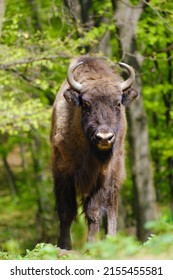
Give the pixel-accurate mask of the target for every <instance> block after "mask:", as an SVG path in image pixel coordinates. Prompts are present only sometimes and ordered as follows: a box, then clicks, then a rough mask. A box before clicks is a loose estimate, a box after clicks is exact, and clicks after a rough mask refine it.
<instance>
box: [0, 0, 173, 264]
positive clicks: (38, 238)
mask: <svg viewBox="0 0 173 280" xmlns="http://www.w3.org/2000/svg"><path fill="white" fill-rule="evenodd" d="M91 2H92V4H91V6H90V9H89V19H90V23H89V25H87V23H86V25H85V24H82V23H81V22H80V21H78V20H76V19H75V18H74V16H73V14H72V13H70V12H69V9H68V8H67V7H66V6H64V4H63V3H62V1H60V0H54V1H49V0H45V1H39V0H35V1H32V4H31V3H30V1H23V0H22V1H17V0H8V1H7V5H6V13H5V17H4V19H3V29H2V34H0V35H1V36H0V48H1V52H0V169H1V173H0V213H1V220H0V231H1V236H0V248H1V252H0V259H57V258H58V259H59V258H60V259H64V258H89V259H94V258H96V259H99V258H101V259H104V258H107V259H114V258H115V259H116V258H117V259H122V258H147V257H149V258H151V257H153V258H161V257H163V258H172V257H173V247H172V245H171V244H172V226H170V223H168V221H166V222H165V221H162V222H158V223H156V224H153V222H152V223H150V224H147V225H146V227H147V229H149V230H151V232H153V235H151V237H150V238H149V240H148V241H147V242H146V243H144V244H143V245H141V244H139V242H138V241H137V240H136V239H135V238H133V237H129V236H124V235H123V234H118V235H117V236H116V237H113V238H112V237H108V238H107V239H106V240H101V241H98V242H96V243H94V244H87V245H86V246H84V244H85V242H86V232H87V231H86V225H85V222H84V218H83V216H82V215H79V217H78V219H77V221H76V223H74V224H73V227H72V239H73V244H74V247H75V248H76V249H78V250H79V252H77V253H74V252H71V253H68V252H66V253H64V252H63V253H62V252H61V251H59V250H58V249H57V248H56V247H54V246H53V245H51V244H50V242H51V243H52V244H56V241H57V228H58V225H57V222H56V219H57V217H56V216H55V215H54V210H53V209H54V199H53V193H52V181H51V179H50V178H51V168H50V147H49V132H50V121H51V120H50V116H51V106H52V103H53V101H54V98H55V95H56V92H57V90H58V89H59V87H60V85H61V84H62V82H63V80H64V78H65V77H66V71H67V67H68V64H69V60H70V58H71V57H74V56H76V55H79V54H84V53H85V52H86V50H91V52H94V51H95V50H97V49H98V45H99V44H100V41H101V40H102V39H103V38H104V36H105V34H107V32H109V34H110V44H109V45H110V46H111V47H112V54H113V56H114V57H110V58H109V59H111V60H112V61H115V62H116V61H117V57H119V47H120V46H119V44H118V40H117V37H116V36H117V35H116V26H115V22H114V13H113V11H112V3H111V1H109V0H104V1H99V0H94V1H91ZM138 2H139V1H137V0H131V1H130V3H131V4H132V5H137V4H138ZM172 22H173V3H172V1H165V0H152V1H150V2H149V3H148V5H147V6H146V8H145V12H144V13H143V14H142V17H141V19H140V22H139V24H138V30H137V45H138V50H139V51H140V54H141V55H142V57H143V59H144V60H143V65H142V73H141V75H142V81H143V92H142V94H143V96H144V105H145V108H146V112H147V117H148V122H149V134H150V147H151V153H152V161H153V169H154V171H155V172H154V182H155V186H156V194H157V201H158V203H159V207H160V208H159V209H160V210H159V212H164V211H166V212H167V213H168V212H169V210H168V209H169V204H170V199H171V186H172V185H171V179H172V178H173V177H172V176H173V175H172V172H173V171H172V170H173V169H172V168H171V166H172V159H173V139H172V135H173V125H172V124H173V107H172V104H173V97H172V96H173V95H172V79H173V78H172V77H173V73H172V69H173V66H172V54H173V53H172V51H173V49H172V48H171V45H172V42H173V28H172ZM110 46H109V47H110ZM128 150H129V147H128V146H127V154H128ZM5 163H8V165H5ZM129 166H130V162H128V161H127V174H128V178H127V180H126V182H125V187H124V188H123V189H122V191H121V195H122V205H123V207H124V208H123V211H124V212H126V215H125V217H124V218H125V219H124V220H125V226H126V227H130V226H135V222H136V221H135V217H134V208H133V206H134V191H133V185H132V180H131V178H130V171H129V170H130V168H129ZM160 205H161V206H160ZM165 209H166V210H165ZM170 216H171V215H170V213H169V214H166V217H167V220H171V218H170ZM168 217H169V218H168ZM43 240H44V241H45V242H47V243H46V244H43V243H40V242H42V241H43ZM37 243H38V245H36V244H37ZM35 246H36V247H35ZM34 247H35V248H34ZM26 248H28V249H27V250H26ZM33 248H34V249H33ZM81 248H82V249H81Z"/></svg>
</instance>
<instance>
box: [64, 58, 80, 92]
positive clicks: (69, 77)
mask: <svg viewBox="0 0 173 280" xmlns="http://www.w3.org/2000/svg"><path fill="white" fill-rule="evenodd" d="M82 63H83V61H81V62H79V63H77V64H75V65H72V66H70V67H69V69H68V73H67V81H68V83H69V85H70V86H71V87H72V88H73V89H74V90H76V91H77V92H80V91H81V89H82V84H80V83H78V82H76V81H75V79H74V77H73V72H74V70H75V69H76V68H77V67H79V66H80V65H81V64H82Z"/></svg>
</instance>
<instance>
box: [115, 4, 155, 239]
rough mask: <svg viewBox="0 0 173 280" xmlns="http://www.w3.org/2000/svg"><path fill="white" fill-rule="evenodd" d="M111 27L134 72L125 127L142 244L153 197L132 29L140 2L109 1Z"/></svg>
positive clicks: (152, 212)
mask: <svg viewBox="0 0 173 280" xmlns="http://www.w3.org/2000/svg"><path fill="white" fill-rule="evenodd" d="M112 4H113V8H114V9H115V24H116V27H117V33H118V37H119V45H120V48H121V56H122V60H123V61H125V62H126V63H129V64H130V65H132V66H133V67H134V68H135V70H136V74H137V75H136V76H137V78H136V85H135V87H136V90H137V91H138V93H139V97H138V98H137V100H136V101H134V102H133V104H132V105H131V106H130V107H129V108H128V110H127V118H128V124H129V141H130V157H131V167H132V168H131V171H132V179H133V184H134V191H135V196H136V197H135V203H136V205H135V206H136V207H135V208H136V219H137V236H138V238H139V239H140V240H145V239H146V238H147V236H148V234H149V232H147V230H145V229H144V224H145V223H146V222H147V221H149V220H154V219H155V218H156V195H155V190H154V186H153V176H152V166H151V159H150V151H149V141H148V127H147V118H146V113H145V110H144V105H143V98H142V95H141V90H142V81H141V78H140V75H138V74H139V73H140V72H141V64H142V57H141V56H140V54H139V53H138V51H137V47H136V29H137V24H138V21H139V19H140V16H141V14H142V13H143V11H144V7H145V4H144V2H143V1H140V3H139V4H138V5H137V6H132V5H131V3H130V2H129V1H128V0H123V1H120V0H118V1H117V0H113V1H112Z"/></svg>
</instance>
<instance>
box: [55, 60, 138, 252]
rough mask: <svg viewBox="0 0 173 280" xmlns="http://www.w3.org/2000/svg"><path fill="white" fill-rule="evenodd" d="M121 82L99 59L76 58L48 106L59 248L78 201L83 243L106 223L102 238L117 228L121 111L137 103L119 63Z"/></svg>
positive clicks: (123, 130) (131, 74)
mask: <svg viewBox="0 0 173 280" xmlns="http://www.w3.org/2000/svg"><path fill="white" fill-rule="evenodd" d="M120 66H122V67H124V68H125V69H126V70H127V71H128V75H129V77H128V78H127V80H125V81H123V80H122V79H121V77H120V76H119V74H118V73H116V72H114V71H113V70H112V69H111V68H110V67H109V65H107V63H105V62H103V61H102V60H101V59H98V58H94V57H89V56H81V57H79V58H78V59H75V60H73V61H72V63H71V65H70V67H69V70H68V74H67V81H65V82H64V84H63V85H62V87H61V89H60V91H59V93H58V94H57V97H56V100H55V102H54V106H53V113H52V128H51V145H52V171H53V178H54V192H55V198H56V208H57V211H58V215H59V221H60V234H59V240H58V245H59V246H60V247H61V248H65V249H70V248H71V238H70V226H71V223H72V221H73V220H74V219H75V217H76V214H77V199H76V197H77V196H78V197H80V199H81V202H82V207H83V211H84V213H85V217H86V220H87V223H88V240H89V241H92V240H93V239H94V237H95V235H96V233H97V232H98V231H99V225H100V221H101V219H102V217H106V220H107V222H106V233H107V234H111V235H114V234H115V233H116V228H117V205H118V191H119V189H120V187H121V185H122V183H123V180H124V177H125V169H124V138H125V133H126V117H125V106H126V105H128V104H130V102H131V101H132V100H133V99H135V98H136V96H137V93H136V91H134V90H133V89H132V88H131V86H132V84H133V82H134V79H135V73H134V70H133V68H132V67H130V66H129V65H127V64H125V63H120Z"/></svg>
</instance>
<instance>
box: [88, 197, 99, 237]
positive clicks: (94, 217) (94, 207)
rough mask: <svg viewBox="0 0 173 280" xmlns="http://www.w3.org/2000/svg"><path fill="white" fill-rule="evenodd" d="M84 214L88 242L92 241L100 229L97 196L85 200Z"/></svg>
mask: <svg viewBox="0 0 173 280" xmlns="http://www.w3.org/2000/svg"><path fill="white" fill-rule="evenodd" d="M84 212H85V216H86V219H87V222H88V241H93V240H94V238H95V236H96V235H97V233H98V232H99V228H100V212H99V201H98V198H97V194H95V195H94V196H93V197H90V198H88V199H86V201H85V203H84Z"/></svg>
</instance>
